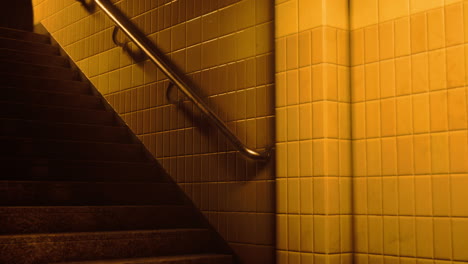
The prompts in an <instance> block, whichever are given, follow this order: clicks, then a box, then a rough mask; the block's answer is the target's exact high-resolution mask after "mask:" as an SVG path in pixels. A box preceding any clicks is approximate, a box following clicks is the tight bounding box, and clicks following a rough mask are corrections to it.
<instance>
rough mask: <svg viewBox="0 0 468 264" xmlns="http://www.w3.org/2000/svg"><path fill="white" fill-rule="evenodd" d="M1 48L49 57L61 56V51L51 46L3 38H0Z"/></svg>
mask: <svg viewBox="0 0 468 264" xmlns="http://www.w3.org/2000/svg"><path fill="white" fill-rule="evenodd" d="M0 48H4V49H12V50H21V51H27V52H34V53H42V54H47V55H59V54H60V52H59V49H58V48H57V47H54V46H52V45H50V44H44V43H38V42H30V41H23V40H17V39H9V38H3V37H0Z"/></svg>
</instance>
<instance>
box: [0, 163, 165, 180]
mask: <svg viewBox="0 0 468 264" xmlns="http://www.w3.org/2000/svg"><path fill="white" fill-rule="evenodd" d="M0 168H1V169H2V175H1V176H0V180H35V181H48V180H51V181H52V180H53V181H112V182H122V181H124V182H125V181H132V182H166V181H167V180H168V179H167V176H166V175H164V173H163V172H162V170H161V169H160V168H158V167H156V166H155V165H153V164H151V163H144V162H112V161H84V160H60V159H53V160H49V159H31V158H29V159H28V158H22V159H19V158H17V159H15V158H11V157H9V158H6V157H2V158H0Z"/></svg>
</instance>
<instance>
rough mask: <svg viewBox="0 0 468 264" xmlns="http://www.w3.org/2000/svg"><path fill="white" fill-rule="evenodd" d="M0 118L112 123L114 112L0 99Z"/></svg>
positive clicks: (113, 121)
mask: <svg viewBox="0 0 468 264" xmlns="http://www.w3.org/2000/svg"><path fill="white" fill-rule="evenodd" d="M0 118H10V119H27V120H41V121H47V122H62V123H79V124H98V125H109V126H111V125H114V123H115V120H114V114H113V113H112V112H110V111H104V110H89V109H80V108H65V107H53V106H44V105H33V104H23V103H13V102H5V101H0Z"/></svg>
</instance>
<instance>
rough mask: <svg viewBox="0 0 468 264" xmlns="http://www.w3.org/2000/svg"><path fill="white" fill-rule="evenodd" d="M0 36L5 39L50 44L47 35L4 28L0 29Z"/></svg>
mask: <svg viewBox="0 0 468 264" xmlns="http://www.w3.org/2000/svg"><path fill="white" fill-rule="evenodd" d="M0 36H2V37H3V38H11V39H16V40H23V41H30V42H38V43H44V44H48V43H49V42H50V38H49V36H46V35H41V34H37V33H33V32H29V31H23V30H17V29H12V28H4V27H0Z"/></svg>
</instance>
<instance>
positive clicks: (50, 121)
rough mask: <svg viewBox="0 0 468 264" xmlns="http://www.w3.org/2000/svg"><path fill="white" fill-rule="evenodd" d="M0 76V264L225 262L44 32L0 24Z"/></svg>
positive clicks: (178, 194) (221, 250) (214, 241)
mask: <svg viewBox="0 0 468 264" xmlns="http://www.w3.org/2000/svg"><path fill="white" fill-rule="evenodd" d="M0 79H1V84H0V89H1V92H0V145H1V147H0V155H1V156H2V158H1V159H0V164H1V165H0V166H1V169H2V174H1V175H2V176H1V179H0V189H1V191H0V203H1V207H0V263H2V264H3V263H4V264H26V263H28V264H30V263H31V264H32V263H103V264H104V263H146V264H149V263H174V264H176V263H180V264H182V263H184V264H188V263H191V264H202V263H203V264H218V263H219V264H227V263H232V261H233V260H232V256H231V255H230V254H229V253H226V252H229V250H226V249H225V246H224V244H223V242H222V241H221V240H219V236H218V235H217V234H216V233H215V232H214V231H213V230H212V229H211V228H210V227H209V226H208V225H207V224H206V222H205V221H204V219H203V218H202V217H201V216H200V214H199V213H198V211H197V209H195V207H194V206H193V205H192V204H191V203H190V202H189V201H188V200H187V199H186V197H185V196H184V194H183V193H182V191H181V190H180V189H179V188H178V187H177V185H176V184H175V183H174V182H172V180H170V178H169V177H168V176H167V175H166V174H165V173H164V171H163V170H162V169H161V168H160V167H159V166H158V164H157V163H156V162H155V160H154V159H152V158H151V157H149V156H148V155H147V152H146V151H145V149H144V146H143V145H142V144H141V143H140V142H138V141H136V140H134V137H132V135H131V134H130V133H131V132H130V131H129V130H128V128H127V127H126V126H124V125H123V124H122V123H121V122H120V120H119V119H118V117H117V116H116V114H115V113H114V112H113V111H112V110H111V109H108V108H107V107H105V103H104V102H103V99H102V98H101V96H100V95H98V94H97V93H95V92H94V91H93V88H92V87H91V86H90V85H89V84H88V82H86V81H82V80H80V79H81V77H80V74H79V73H78V72H77V71H76V70H75V69H72V68H71V67H70V65H69V62H68V59H67V58H65V57H63V56H61V55H60V51H59V49H58V48H57V47H54V46H52V45H51V44H50V39H49V38H48V37H47V36H44V35H38V34H35V33H30V32H24V31H18V30H12V29H6V28H0Z"/></svg>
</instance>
